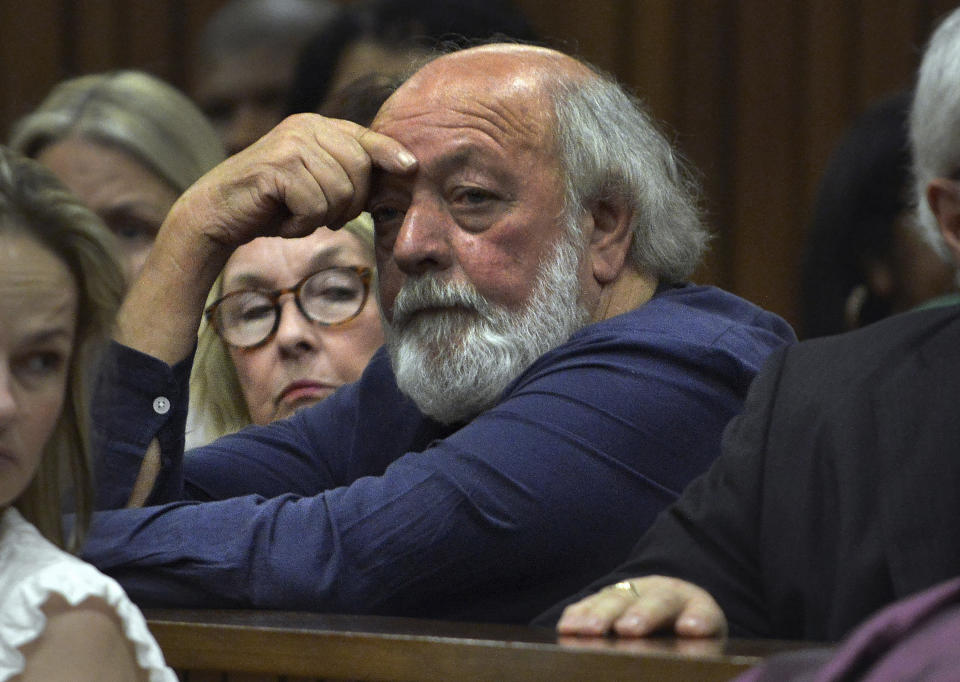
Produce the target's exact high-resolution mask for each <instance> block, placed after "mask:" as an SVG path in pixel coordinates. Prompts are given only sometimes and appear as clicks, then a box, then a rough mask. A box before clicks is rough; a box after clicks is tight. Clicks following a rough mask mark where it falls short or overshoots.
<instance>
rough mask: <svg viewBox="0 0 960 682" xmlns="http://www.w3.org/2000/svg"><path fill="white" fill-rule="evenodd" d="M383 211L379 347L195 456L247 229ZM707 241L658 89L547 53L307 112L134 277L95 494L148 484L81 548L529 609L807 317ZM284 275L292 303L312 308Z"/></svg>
mask: <svg viewBox="0 0 960 682" xmlns="http://www.w3.org/2000/svg"><path fill="white" fill-rule="evenodd" d="M362 208H366V209H367V210H369V211H370V213H371V215H372V216H373V218H374V221H375V224H376V241H377V265H378V289H379V291H378V296H379V300H380V304H381V307H382V310H383V315H384V320H385V324H386V326H387V330H388V333H387V338H388V341H387V349H385V350H381V351H380V352H378V353H377V355H375V357H374V359H373V360H372V361H371V363H370V365H369V366H368V368H367V370H366V372H365V373H364V375H363V377H362V378H361V379H360V381H358V382H357V383H355V384H352V385H348V386H346V387H344V388H343V389H341V390H340V391H338V392H337V393H336V394H334V395H333V396H331V397H330V398H328V399H327V400H325V401H323V402H322V403H320V404H318V405H316V406H313V407H309V408H305V409H304V410H301V411H300V412H298V413H296V414H295V415H293V416H292V417H291V418H290V419H288V420H286V421H283V422H279V423H276V424H273V425H270V426H268V427H262V428H251V429H248V430H245V431H243V432H241V433H239V434H235V435H233V436H230V437H227V438H223V439H221V440H219V441H217V442H215V443H213V444H211V445H210V446H206V447H204V448H201V449H198V450H194V451H191V452H190V453H188V454H187V455H186V456H183V454H182V439H183V421H184V415H183V413H184V409H185V404H186V403H185V396H184V392H185V386H186V377H187V374H188V372H189V368H190V358H191V352H192V347H193V338H194V336H195V333H196V330H197V326H198V324H199V321H200V316H201V307H202V305H203V300H204V296H205V294H206V290H207V288H208V287H209V286H210V284H211V282H212V281H213V279H214V278H215V277H216V274H217V272H218V271H219V269H220V268H221V267H222V264H223V262H224V261H225V260H226V258H227V257H228V256H229V254H230V252H231V251H232V250H233V249H234V248H235V247H236V246H238V245H239V244H243V243H245V242H247V241H249V240H251V239H253V238H255V237H257V236H260V235H263V234H271V235H280V236H290V237H293V236H299V235H302V234H306V233H309V232H310V231H311V230H312V229H313V228H314V226H316V225H319V224H326V225H331V226H334V227H336V226H338V225H341V224H343V222H344V221H346V220H347V219H349V218H351V217H352V216H354V215H356V214H357V212H358V211H360V210H361V209H362ZM705 241H706V235H705V232H704V229H703V227H702V225H701V223H700V221H699V216H698V212H697V208H696V203H695V200H694V197H693V196H692V195H691V192H690V183H689V182H688V180H687V179H686V175H685V174H684V172H683V170H682V169H681V168H680V167H679V165H678V164H677V162H676V160H675V158H674V155H673V153H672V150H671V148H670V146H669V144H668V143H667V142H666V140H665V139H664V138H663V136H662V135H661V134H660V133H659V132H658V131H657V130H656V128H655V127H654V125H653V124H652V123H651V121H650V120H649V118H648V116H647V115H646V114H645V113H644V111H643V110H642V108H640V107H639V106H638V105H637V104H636V103H635V102H633V101H632V100H631V99H630V98H629V97H628V96H627V95H626V94H625V93H624V92H623V91H622V90H621V89H620V88H619V87H618V86H617V85H616V84H615V83H613V82H611V81H610V80H608V79H606V78H605V77H602V76H600V75H598V74H596V73H595V72H594V71H593V70H591V69H590V68H589V67H587V66H586V65H585V64H583V63H581V62H579V61H577V60H575V59H572V58H570V57H567V56H565V55H563V54H561V53H558V52H555V51H552V50H547V49H543V48H534V47H525V46H517V45H489V46H484V47H477V48H472V49H469V50H464V51H461V52H456V53H453V54H449V55H445V56H441V57H438V58H437V59H435V60H434V61H432V62H430V63H429V64H427V65H426V66H424V67H423V68H421V69H420V70H419V71H417V72H416V73H415V74H414V75H413V76H411V78H409V79H408V80H407V81H406V82H405V83H404V84H403V85H402V86H400V87H399V88H398V89H397V91H396V92H395V93H394V94H393V95H392V96H391V97H390V98H389V99H388V100H387V102H386V103H385V104H384V106H383V107H382V108H381V110H380V112H379V114H378V115H377V118H376V120H375V121H374V123H373V125H372V126H371V128H370V129H369V130H368V129H364V128H361V127H359V126H356V125H353V124H350V123H347V122H344V121H332V120H328V119H324V118H321V117H319V116H313V115H306V116H298V117H293V118H291V119H288V120H287V121H285V122H284V123H283V124H281V125H280V126H278V127H277V128H276V129H275V130H274V131H273V132H271V133H270V134H269V135H267V136H266V137H264V138H263V139H262V140H260V142H258V143H257V144H255V145H253V146H252V147H250V148H248V149H247V150H245V151H243V152H241V153H240V154H237V155H236V156H234V157H231V158H230V159H228V160H227V161H226V162H225V163H223V164H222V165H221V166H219V167H217V168H216V169H214V170H213V171H212V172H211V173H210V174H209V175H207V176H206V177H205V178H203V179H202V180H201V181H200V182H198V183H197V185H195V186H194V187H193V188H191V189H190V190H189V191H188V192H187V193H186V194H185V195H184V196H183V197H182V198H181V199H180V201H179V202H178V203H177V204H176V206H175V207H174V208H173V209H172V210H171V212H170V215H169V216H168V218H167V221H166V223H165V225H164V227H163V229H162V230H161V232H160V235H159V236H158V239H157V243H156V245H155V247H154V249H153V251H152V252H151V256H150V260H149V262H148V263H147V265H146V266H145V268H144V270H143V274H142V276H141V278H140V280H139V281H138V282H137V283H136V285H135V286H134V288H133V290H132V291H131V292H130V294H129V295H128V297H127V300H126V303H125V307H124V309H123V311H122V313H121V315H120V318H119V323H118V332H117V341H118V343H117V344H115V346H114V348H113V351H112V355H111V357H110V358H109V363H108V365H109V366H110V367H112V371H110V372H108V373H107V374H106V375H105V381H104V382H103V383H102V385H101V389H100V398H101V399H100V400H99V401H98V402H97V413H96V415H95V427H96V434H97V437H98V439H99V442H100V447H101V450H102V451H103V453H102V454H103V466H102V469H101V472H100V479H101V481H100V483H101V487H100V490H101V493H102V501H103V504H104V505H105V506H112V507H118V506H122V505H123V504H125V503H126V502H127V498H128V496H130V495H131V492H132V498H131V499H133V500H134V501H139V500H142V499H146V501H147V502H148V503H149V504H151V505H155V506H149V507H146V508H142V509H122V510H113V511H104V512H101V513H100V514H99V515H98V517H97V518H96V519H95V522H94V524H93V528H92V530H91V534H90V539H89V541H88V543H87V546H86V550H85V555H86V557H87V558H88V559H90V560H91V561H93V562H94V563H95V564H97V565H99V566H100V567H101V568H102V569H103V570H105V571H107V572H108V573H110V574H112V575H114V576H115V577H116V578H117V579H119V580H120V582H121V583H122V584H123V585H124V587H126V589H127V590H128V591H129V592H130V594H131V595H132V596H133V597H134V598H135V599H137V600H138V601H140V602H141V603H143V604H150V605H167V606H173V605H182V606H238V607H239V606H245V607H251V606H253V607H268V608H292V609H310V610H318V611H337V612H350V613H380V614H397V615H416V616H435V617H445V618H465V619H473V620H497V621H525V620H528V619H529V618H531V617H532V616H533V615H535V614H536V613H537V612H539V611H540V610H541V609H542V608H543V607H545V606H546V605H548V604H550V603H551V602H553V601H554V600H555V599H557V598H558V597H560V596H562V595H563V594H565V593H567V592H568V591H570V590H571V589H574V588H577V587H579V586H581V585H582V584H585V583H586V581H588V580H589V579H591V578H595V577H597V576H599V575H601V574H602V573H603V571H604V570H606V569H608V568H610V567H611V565H612V564H613V563H615V562H616V561H617V559H619V558H620V557H622V556H624V555H625V554H626V552H627V551H628V549H629V548H630V546H631V544H632V542H633V541H634V540H635V538H636V537H637V536H638V535H639V534H640V533H641V532H642V531H643V529H644V528H645V527H646V526H647V525H648V524H649V523H650V522H651V521H652V519H653V517H654V516H655V515H656V513H657V512H658V511H659V510H660V509H662V508H663V507H664V506H665V505H666V504H668V503H669V502H670V501H671V500H673V499H675V498H676V497H677V495H678V494H679V492H680V490H682V488H683V487H684V486H685V485H686V483H687V481H689V480H690V479H691V478H692V477H693V476H694V475H696V474H697V473H698V472H700V471H702V470H703V469H705V468H706V467H707V465H708V464H709V463H710V462H711V461H712V460H713V458H714V457H715V456H716V455H717V453H718V451H719V442H720V432H721V430H722V428H723V426H724V425H725V423H726V422H727V421H728V420H729V419H730V418H731V417H732V416H733V415H734V414H735V413H736V412H737V411H738V410H739V409H740V407H741V404H742V399H743V397H744V395H745V393H746V389H747V386H748V384H749V383H750V380H751V378H752V377H753V375H754V374H755V372H756V371H757V369H758V367H759V366H760V364H761V363H762V362H763V360H764V358H765V357H766V356H767V355H768V354H769V353H770V352H771V351H772V350H773V349H775V348H777V347H779V346H781V345H783V344H784V343H788V342H790V341H792V340H793V334H792V331H791V330H790V329H789V327H788V326H787V325H786V324H785V323H784V322H783V321H782V320H780V319H779V318H777V317H776V316H774V315H771V314H770V313H767V312H765V311H763V310H760V309H759V308H757V307H755V306H753V305H751V304H750V303H747V302H746V301H743V300H741V299H739V298H737V297H735V296H732V295H730V294H727V293H725V292H722V291H720V290H718V289H715V288H712V287H699V286H693V285H690V284H686V283H684V278H685V277H687V276H688V275H689V273H690V272H691V271H692V270H693V268H694V267H695V266H696V264H697V262H698V260H699V257H700V254H701V252H702V249H703V246H704V243H705ZM293 284H294V283H290V285H291V286H292V285H293ZM287 291H288V292H290V293H287V294H284V295H283V296H282V297H281V298H280V299H279V300H278V303H277V305H276V310H275V312H274V314H276V315H278V322H277V324H278V325H282V324H283V323H284V322H283V320H284V319H289V318H290V316H294V315H300V314H306V313H305V312H304V309H303V308H298V303H299V300H298V299H299V292H297V291H296V290H293V291H290V290H287ZM253 313H254V314H261V313H262V311H253ZM154 438H156V439H157V440H158V442H159V444H160V446H161V447H160V451H161V453H160V456H159V457H157V458H153V457H150V456H146V457H144V456H143V454H142V453H143V452H144V451H145V450H146V449H147V444H148V443H150V442H151V440H152V439H154ZM161 503H164V504H161Z"/></svg>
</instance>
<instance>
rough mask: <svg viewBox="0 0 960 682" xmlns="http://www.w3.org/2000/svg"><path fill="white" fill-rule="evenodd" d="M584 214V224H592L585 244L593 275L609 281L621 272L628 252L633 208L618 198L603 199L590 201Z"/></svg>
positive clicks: (602, 282) (597, 279)
mask: <svg viewBox="0 0 960 682" xmlns="http://www.w3.org/2000/svg"><path fill="white" fill-rule="evenodd" d="M586 218H587V225H585V226H584V227H585V228H587V229H589V228H590V226H591V225H590V223H592V227H593V229H592V231H591V232H590V243H589V244H588V245H587V249H588V253H589V256H590V262H591V265H592V268H593V277H594V279H596V281H597V282H599V283H600V284H601V285H604V284H608V283H610V282H612V281H613V280H615V279H616V278H617V277H618V276H619V275H620V272H621V271H622V270H623V267H624V263H625V262H626V260H627V254H628V253H629V252H630V244H631V243H632V240H633V232H632V231H631V229H630V227H631V223H632V220H633V209H632V208H631V207H630V206H629V205H627V202H626V201H623V200H621V199H602V200H598V201H595V202H593V203H591V204H590V207H589V210H588V213H587V216H586Z"/></svg>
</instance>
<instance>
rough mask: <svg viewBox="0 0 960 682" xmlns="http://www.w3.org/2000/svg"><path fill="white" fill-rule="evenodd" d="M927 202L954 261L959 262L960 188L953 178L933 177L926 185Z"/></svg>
mask: <svg viewBox="0 0 960 682" xmlns="http://www.w3.org/2000/svg"><path fill="white" fill-rule="evenodd" d="M927 203H928V205H929V206H930V210H931V211H932V212H933V215H934V217H936V219H937V223H939V225H940V234H942V235H943V239H944V241H945V242H946V244H947V247H948V248H949V249H950V253H952V254H953V259H954V262H956V263H960V188H958V187H957V183H956V182H955V181H954V180H948V179H947V178H934V179H933V180H931V181H930V184H929V185H927Z"/></svg>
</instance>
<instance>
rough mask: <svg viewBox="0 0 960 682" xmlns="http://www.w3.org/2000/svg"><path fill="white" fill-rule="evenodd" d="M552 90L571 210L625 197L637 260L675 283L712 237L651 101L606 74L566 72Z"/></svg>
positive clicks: (576, 211)
mask: <svg viewBox="0 0 960 682" xmlns="http://www.w3.org/2000/svg"><path fill="white" fill-rule="evenodd" d="M550 90H551V93H552V95H553V100H554V108H555V115H556V121H557V140H558V144H559V153H560V159H561V164H562V168H563V171H564V181H565V183H566V187H565V193H566V201H567V211H568V213H570V214H571V215H573V216H580V215H583V213H584V212H585V211H587V210H589V208H591V205H592V204H594V203H595V202H597V201H605V200H610V199H620V200H625V201H626V202H627V203H628V205H629V206H630V207H631V208H632V209H633V219H632V221H633V224H632V231H633V243H632V245H631V247H630V255H629V258H630V260H631V262H632V263H633V264H634V265H635V266H636V267H639V268H643V269H645V270H647V271H649V272H652V273H654V274H656V275H658V276H659V277H661V278H662V279H664V280H667V281H670V282H677V281H681V280H683V279H685V278H687V277H689V276H690V274H691V273H692V272H693V270H694V269H695V268H696V267H697V265H698V264H699V263H700V259H701V257H702V256H703V252H704V250H705V248H706V244H707V241H708V239H709V235H708V232H707V230H706V228H705V227H704V225H703V222H702V220H701V213H700V205H699V196H700V192H699V187H698V185H697V183H696V181H695V180H694V179H693V176H692V175H691V173H690V171H689V170H688V168H687V167H686V165H685V164H684V163H683V162H682V160H681V159H679V158H678V156H677V154H676V152H675V151H674V149H673V148H672V146H671V145H670V142H669V141H668V140H667V139H666V137H665V136H664V134H663V133H662V132H661V131H660V130H659V129H658V128H657V125H656V124H655V123H654V121H653V119H652V118H651V116H650V115H649V114H648V113H647V111H646V108H645V107H644V105H643V104H642V103H641V102H640V101H639V100H637V99H636V98H634V97H632V96H631V95H629V94H628V93H626V92H625V91H624V89H623V88H622V87H620V86H619V85H618V84H617V83H616V82H614V81H613V80H612V79H611V78H609V77H607V76H605V75H603V74H600V73H597V74H596V77H594V78H587V79H583V78H572V77H571V78H567V77H559V78H558V79H557V82H556V84H555V85H554V87H552V88H550Z"/></svg>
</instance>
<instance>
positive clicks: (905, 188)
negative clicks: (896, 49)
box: [801, 92, 956, 337]
mask: <svg viewBox="0 0 960 682" xmlns="http://www.w3.org/2000/svg"><path fill="white" fill-rule="evenodd" d="M909 108H910V93H909V92H901V93H898V94H896V95H893V96H890V97H888V98H885V99H883V100H881V101H879V102H877V103H876V104H874V105H873V106H872V107H870V108H869V109H868V110H867V111H866V112H864V113H863V114H862V115H861V116H860V117H859V118H858V119H857V120H856V122H854V124H853V125H852V126H851V128H850V129H849V130H848V131H847V133H846V134H845V136H844V137H843V139H842V140H841V141H840V143H839V144H838V145H837V147H836V149H835V150H834V152H833V154H832V156H831V158H830V162H829V163H828V165H827V169H826V171H825V172H824V175H823V177H822V179H821V181H820V189H819V191H818V193H817V198H816V202H815V204H814V209H813V220H812V222H811V225H810V232H809V235H808V237H807V246H806V254H805V256H804V261H803V270H802V279H801V293H802V299H801V314H802V319H801V334H802V335H803V336H806V337H815V336H824V335H827V334H837V333H840V332H844V331H849V330H851V329H856V328H857V327H862V326H864V325H866V324H870V323H871V322H876V321H877V320H880V319H882V318H884V317H887V316H888V315H891V314H893V313H899V312H903V311H905V310H909V309H910V308H913V307H914V306H916V305H918V304H921V303H923V302H925V301H928V300H930V299H932V298H934V297H937V296H939V295H941V294H944V293H946V292H948V291H951V290H954V289H955V288H956V269H955V267H954V266H953V265H952V264H949V263H947V262H945V261H944V260H943V259H942V258H940V257H939V256H938V254H937V253H936V252H935V251H934V250H933V249H932V248H931V247H930V246H929V245H927V244H926V243H925V242H924V240H923V238H922V236H921V235H920V233H919V231H918V230H917V228H916V226H915V225H914V223H913V221H914V217H913V213H912V211H911V206H912V202H911V200H910V195H911V189H912V188H911V177H910V151H909V144H908V142H907V114H908V111H909Z"/></svg>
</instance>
